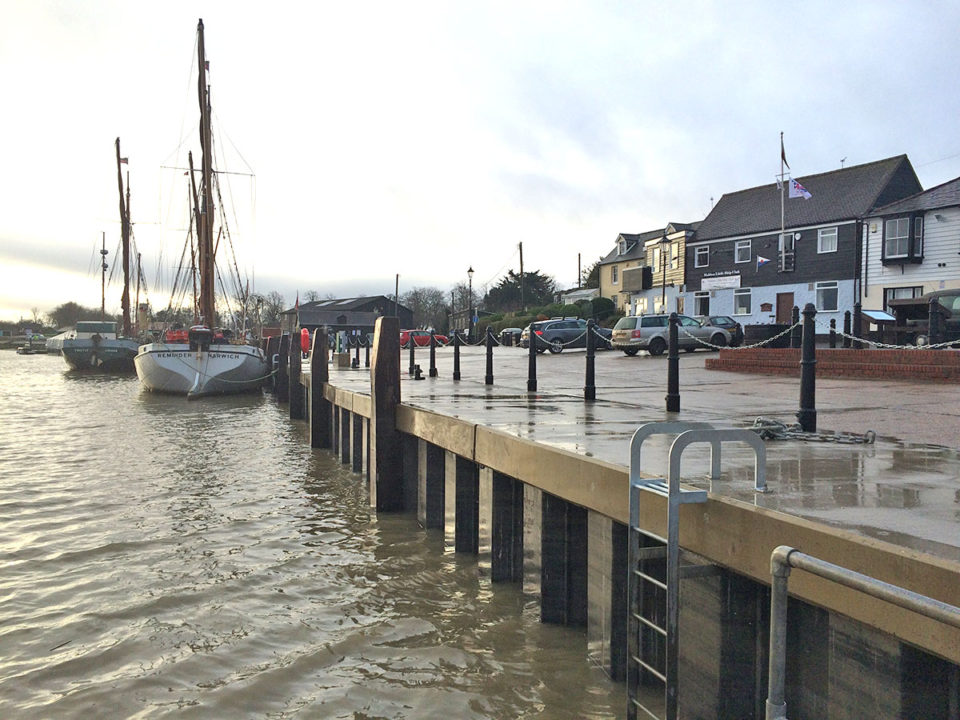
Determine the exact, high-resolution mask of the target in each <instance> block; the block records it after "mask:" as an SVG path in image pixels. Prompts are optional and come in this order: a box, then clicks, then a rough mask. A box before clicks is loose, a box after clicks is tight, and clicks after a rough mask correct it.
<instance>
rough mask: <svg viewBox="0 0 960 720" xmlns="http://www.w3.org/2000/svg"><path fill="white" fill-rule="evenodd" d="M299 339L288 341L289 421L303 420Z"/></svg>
mask: <svg viewBox="0 0 960 720" xmlns="http://www.w3.org/2000/svg"><path fill="white" fill-rule="evenodd" d="M299 341H300V338H299V336H298V337H297V338H296V339H295V340H294V339H292V338H291V341H290V419H291V420H303V417H304V413H303V405H304V403H303V385H302V384H301V383H300V368H301V365H302V361H301V358H300V342H299Z"/></svg>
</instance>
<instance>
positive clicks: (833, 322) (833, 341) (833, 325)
mask: <svg viewBox="0 0 960 720" xmlns="http://www.w3.org/2000/svg"><path fill="white" fill-rule="evenodd" d="M836 346H837V319H836V318H830V347H831V348H835V347H836Z"/></svg>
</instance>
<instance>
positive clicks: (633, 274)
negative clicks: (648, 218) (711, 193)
mask: <svg viewBox="0 0 960 720" xmlns="http://www.w3.org/2000/svg"><path fill="white" fill-rule="evenodd" d="M698 225H699V223H669V224H668V225H667V226H666V227H665V228H660V229H657V230H649V231H647V232H642V233H638V234H635V235H633V234H628V233H621V234H620V235H618V236H617V244H616V245H615V246H614V248H613V250H611V251H610V252H609V253H608V254H607V255H606V257H604V258H603V259H601V260H600V294H601V295H602V296H603V297H608V298H610V299H611V300H613V302H614V304H615V305H616V307H617V309H618V310H620V311H622V312H624V313H625V314H627V315H642V314H645V313H657V312H666V311H671V310H679V311H681V312H682V311H683V306H682V297H683V295H682V291H683V286H684V278H685V273H686V262H685V256H686V246H687V243H688V242H689V241H690V240H691V239H692V238H693V237H694V235H695V231H696V229H697V226H698Z"/></svg>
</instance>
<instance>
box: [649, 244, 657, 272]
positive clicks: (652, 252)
mask: <svg viewBox="0 0 960 720" xmlns="http://www.w3.org/2000/svg"><path fill="white" fill-rule="evenodd" d="M647 265H649V266H650V267H652V268H653V269H654V270H659V269H660V248H659V247H653V248H651V249H650V260H649V262H647Z"/></svg>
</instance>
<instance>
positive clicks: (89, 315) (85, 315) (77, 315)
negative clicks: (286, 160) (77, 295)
mask: <svg viewBox="0 0 960 720" xmlns="http://www.w3.org/2000/svg"><path fill="white" fill-rule="evenodd" d="M99 319H100V308H88V307H84V306H83V305H80V304H79V303H75V302H73V301H71V302H65V303H63V305H58V306H57V307H55V308H54V309H53V310H51V311H50V322H51V324H52V325H53V326H54V327H58V328H62V327H67V326H69V325H76V324H77V320H99Z"/></svg>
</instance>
